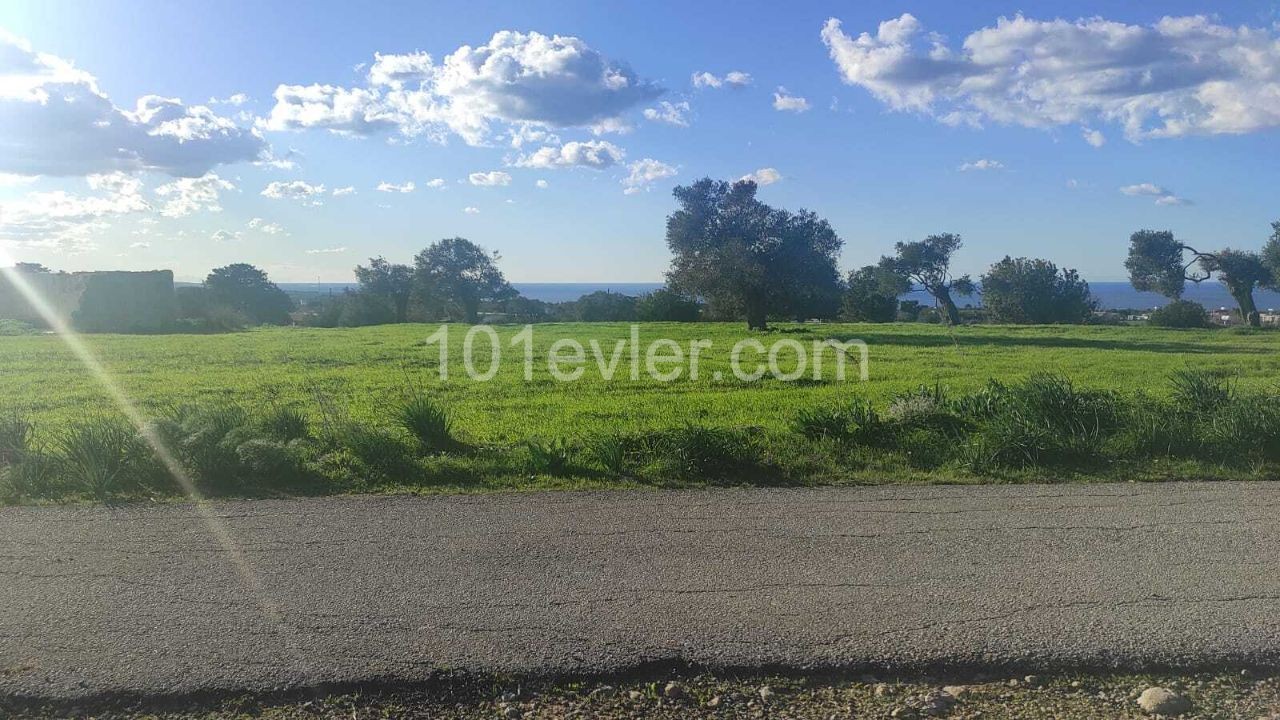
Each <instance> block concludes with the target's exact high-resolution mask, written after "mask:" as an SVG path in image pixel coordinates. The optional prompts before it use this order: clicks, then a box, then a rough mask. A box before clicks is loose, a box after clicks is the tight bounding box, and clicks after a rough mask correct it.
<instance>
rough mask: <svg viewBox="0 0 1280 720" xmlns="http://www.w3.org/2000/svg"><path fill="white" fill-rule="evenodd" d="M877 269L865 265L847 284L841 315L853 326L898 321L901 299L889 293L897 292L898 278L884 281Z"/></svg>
mask: <svg viewBox="0 0 1280 720" xmlns="http://www.w3.org/2000/svg"><path fill="white" fill-rule="evenodd" d="M885 273H886V271H885V270H884V269H883V268H881V267H879V266H877V265H866V266H864V267H861V268H859V269H857V270H854V271H852V272H850V273H849V280H848V282H847V283H845V290H844V304H843V312H842V315H843V316H844V318H845V319H846V320H852V321H854V322H873V323H884V322H893V321H894V320H896V319H897V317H898V295H897V293H893V294H891V293H889V292H886V289H887V288H891V289H897V288H898V287H899V285H900V284H901V283H900V281H899V276H898V275H896V274H892V275H891V276H890V277H885Z"/></svg>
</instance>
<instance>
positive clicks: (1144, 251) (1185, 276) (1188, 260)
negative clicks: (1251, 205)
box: [1124, 226, 1275, 327]
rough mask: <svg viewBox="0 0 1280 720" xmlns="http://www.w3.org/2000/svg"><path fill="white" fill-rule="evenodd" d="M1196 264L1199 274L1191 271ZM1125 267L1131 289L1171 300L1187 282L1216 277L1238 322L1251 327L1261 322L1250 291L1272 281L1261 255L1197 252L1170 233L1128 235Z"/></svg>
mask: <svg viewBox="0 0 1280 720" xmlns="http://www.w3.org/2000/svg"><path fill="white" fill-rule="evenodd" d="M1273 227H1274V226H1273ZM1197 264H1198V265H1199V266H1200V271H1199V272H1195V271H1193V270H1192V268H1193V267H1194V266H1196V265H1197ZM1124 266H1125V268H1127V269H1128V270H1129V282H1130V283H1131V284H1132V285H1133V287H1134V289H1137V290H1145V291H1154V292H1158V293H1160V294H1161V295H1164V296H1165V297H1168V298H1170V299H1172V300H1178V299H1180V298H1181V297H1182V293H1183V291H1184V290H1185V289H1186V284H1187V281H1191V282H1194V283H1200V282H1204V281H1205V280H1208V279H1209V278H1211V277H1213V276H1214V275H1215V274H1216V275H1217V276H1218V279H1219V280H1221V281H1222V284H1223V285H1226V286H1227V291H1228V292H1230V293H1231V297H1232V298H1233V299H1234V300H1235V301H1236V305H1238V306H1239V308H1240V317H1241V319H1243V320H1244V321H1245V322H1247V323H1249V324H1250V325H1252V326H1254V327H1259V326H1260V325H1261V324H1262V322H1261V320H1260V318H1259V315H1258V308H1257V306H1256V305H1255V304H1254V302H1253V291H1254V289H1255V288H1256V287H1258V286H1260V285H1264V286H1265V285H1268V284H1269V283H1272V282H1274V279H1275V278H1274V275H1273V273H1272V272H1271V271H1270V270H1269V269H1268V267H1267V265H1266V263H1265V261H1264V256H1263V255H1259V254H1258V253H1254V252H1247V251H1241V250H1232V249H1231V248H1226V249H1225V250H1222V251H1220V252H1216V253H1210V252H1200V251H1199V250H1196V249H1195V248H1193V247H1191V246H1190V245H1187V244H1186V243H1183V242H1180V241H1178V240H1177V239H1176V238H1175V237H1174V236H1173V233H1172V232H1171V231H1169V230H1158V231H1157V230H1139V231H1138V232H1135V233H1134V234H1132V235H1130V236H1129V257H1128V258H1127V259H1126V260H1125V262H1124Z"/></svg>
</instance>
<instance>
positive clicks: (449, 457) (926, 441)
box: [0, 324, 1280, 503]
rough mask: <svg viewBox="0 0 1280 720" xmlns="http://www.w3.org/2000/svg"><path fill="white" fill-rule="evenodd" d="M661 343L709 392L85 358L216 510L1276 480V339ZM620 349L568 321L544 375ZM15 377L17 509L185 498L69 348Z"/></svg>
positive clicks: (1, 403) (296, 338)
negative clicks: (137, 407) (858, 359)
mask: <svg viewBox="0 0 1280 720" xmlns="http://www.w3.org/2000/svg"><path fill="white" fill-rule="evenodd" d="M660 327H661V329H662V330H663V331H664V332H663V335H664V336H671V337H675V338H676V339H678V340H681V341H687V340H689V339H692V338H694V337H695V336H697V337H702V336H703V335H704V334H706V332H705V331H706V330H709V329H711V330H714V331H715V332H711V333H710V334H709V337H710V338H712V340H713V342H714V347H713V348H712V349H711V350H708V351H707V355H706V357H705V358H704V361H703V362H704V365H703V367H702V368H701V373H702V376H701V377H700V378H699V379H697V380H692V379H689V378H682V379H680V380H678V381H676V382H672V383H660V382H657V381H654V380H651V379H649V378H648V377H647V376H643V375H642V376H641V379H639V380H637V381H631V380H629V379H625V378H615V380H614V381H613V382H607V381H604V380H602V379H600V378H598V377H593V376H592V375H591V374H590V373H588V374H587V375H586V376H585V377H584V378H583V379H582V380H581V381H579V382H574V383H558V382H554V381H553V380H552V379H551V378H550V377H548V376H547V374H546V370H545V368H540V370H539V372H538V373H536V374H535V375H534V376H533V378H532V380H530V381H528V382H526V381H525V380H524V379H523V377H522V369H521V367H520V366H519V363H517V362H513V361H508V362H504V363H503V364H502V365H501V366H500V372H499V373H498V375H497V376H496V377H495V378H494V380H493V381H491V382H487V383H485V382H475V381H472V380H469V379H467V378H465V377H461V378H459V377H454V376H451V378H450V379H449V380H447V381H440V380H439V379H438V377H437V376H436V367H435V363H436V361H437V358H436V352H435V350H434V349H431V350H428V349H425V348H423V347H422V344H423V343H422V338H423V337H425V336H426V334H427V332H426V331H427V328H423V327H418V328H416V331H414V332H409V331H410V330H415V329H414V328H413V327H412V326H394V327H388V328H367V329H360V330H349V331H307V330H298V329H293V330H290V329H277V330H261V331H255V332H251V333H244V334H239V335H234V336H218V335H212V336H210V335H196V336H183V337H180V338H175V337H172V336H150V337H131V336H93V337H91V338H89V339H90V341H91V342H93V343H94V345H95V346H96V348H95V349H96V350H97V351H98V352H99V354H100V355H101V356H102V357H103V358H104V359H105V361H106V362H107V364H108V367H109V368H110V369H111V371H112V372H113V375H114V377H115V379H116V380H117V381H118V382H120V383H121V384H123V385H124V386H125V387H126V390H127V392H129V394H130V395H131V396H132V397H135V398H136V399H137V400H138V401H139V402H140V403H141V405H142V407H143V408H144V409H145V411H146V412H147V414H148V416H149V417H151V418H153V420H152V421H151V423H150V425H149V426H148V428H147V430H146V433H147V434H149V435H150V436H151V437H154V438H158V439H159V440H161V441H162V442H163V443H164V445H165V446H166V447H168V448H170V449H171V450H172V452H173V454H174V457H175V458H176V460H177V461H178V462H179V464H180V465H181V467H182V470H183V474H184V475H185V476H186V477H187V478H189V480H190V481H191V482H192V483H193V484H194V486H195V487H196V488H197V489H198V490H199V492H200V493H202V494H204V495H207V496H215V497H219V496H249V497H255V496H272V495H298V494H329V493H349V492H433V491H484V490H495V489H498V490H501V489H530V488H556V487H561V488H568V487H640V486H654V487H697V486H704V485H810V484H840V483H883V482H990V481H997V482H1020V481H1039V480H1046V479H1052V480H1077V481H1089V480H1107V479H1126V480H1127V479H1145V480H1160V479H1190V478H1273V477H1275V476H1276V475H1277V474H1278V472H1280V388H1277V387H1276V385H1275V380H1274V379H1275V378H1276V377H1280V367H1278V366H1277V364H1278V363H1280V358H1276V357H1275V354H1274V353H1273V352H1271V350H1270V345H1271V343H1270V337H1269V334H1267V333H1254V332H1250V331H1247V330H1241V331H1235V332H1221V331H1219V332H1207V331H1205V332H1195V331H1156V330H1150V329H1142V330H1138V329H1132V328H1080V329H1077V330H1076V331H1074V333H1073V334H1070V335H1063V334H1062V333H1061V332H1049V329H1047V328H1028V329H1020V330H1019V329H1014V328H984V329H981V330H980V329H978V328H960V329H957V330H956V331H953V332H950V333H948V332H947V331H946V330H945V329H943V328H936V329H933V330H932V331H931V332H929V333H925V334H920V333H918V332H910V331H909V330H910V329H911V328H910V326H893V327H892V328H890V327H889V326H871V325H863V326H794V327H789V328H779V329H778V331H777V333H776V334H777V335H778V336H779V337H792V336H795V337H804V336H805V334H815V335H816V336H818V337H827V336H828V333H829V332H830V331H831V330H832V329H838V330H839V332H838V333H837V335H839V336H840V337H862V338H863V339H865V340H866V341H867V342H868V343H869V344H870V346H871V348H872V354H871V364H870V368H871V377H872V380H871V381H869V382H866V383H861V382H858V381H857V380H856V376H855V378H851V379H846V380H845V381H844V382H837V381H835V380H834V379H831V378H827V379H823V380H812V379H810V378H809V377H805V378H802V379H800V380H797V381H794V382H783V381H779V380H763V381H761V382H756V383H746V382H739V381H737V380H733V379H728V380H726V379H715V378H714V373H715V372H716V371H717V370H722V369H725V370H727V367H728V365H727V359H726V356H727V355H728V347H729V346H730V345H732V343H733V339H734V338H737V337H739V336H741V335H742V334H743V333H742V330H741V329H739V328H737V327H736V326H724V325H708V326H702V327H701V328H699V330H700V331H702V332H694V331H693V329H691V327H690V326H688V325H680V324H668V325H663V326H660ZM455 329H456V330H458V331H459V334H458V336H457V337H459V338H460V336H461V333H462V331H464V330H465V328H464V327H462V326H457V327H456V328H455ZM499 330H500V339H502V340H503V341H504V342H505V341H506V340H509V338H510V337H511V336H512V335H513V334H514V333H515V331H516V330H517V328H510V327H506V328H499ZM886 331H888V332H886ZM333 332H339V333H342V337H340V338H335V337H332V336H331V335H325V333H333ZM627 332H628V329H627V328H626V327H625V326H616V325H567V326H558V327H556V328H555V332H554V333H553V334H552V335H549V336H547V338H546V339H545V340H543V341H542V342H543V343H544V344H542V345H539V346H538V347H537V348H536V349H535V355H536V356H537V357H543V356H544V355H545V353H546V345H545V343H547V342H550V340H551V339H552V338H553V337H556V338H558V337H565V336H571V337H577V338H579V339H580V340H581V341H583V342H589V341H590V340H591V339H597V340H598V341H600V342H601V344H602V345H605V346H611V345H612V343H613V341H614V338H623V337H625V336H626V333H627ZM682 333H683V334H682ZM232 341H234V342H232ZM456 345H461V343H460V342H455V345H454V346H453V347H451V350H450V353H451V357H452V356H453V354H456V352H457V347H456ZM0 361H2V362H4V363H5V366H6V368H9V369H10V371H11V378H12V382H7V383H6V384H5V385H4V386H3V387H0V408H3V409H2V410H0V498H2V499H3V501H4V502H10V503H14V502H21V503H27V502H47V501H65V500H95V501H103V502H113V501H120V500H132V499H144V498H166V497H180V496H182V495H183V493H184V489H183V487H182V486H181V485H180V484H179V483H178V482H177V481H176V480H175V479H174V478H173V477H172V475H171V473H169V472H167V470H166V468H165V467H164V465H163V464H162V463H161V462H160V461H159V459H158V458H156V457H155V456H154V453H153V452H152V450H151V448H150V446H149V445H148V444H147V443H146V442H145V441H144V438H143V436H142V435H141V434H140V433H138V432H137V431H136V430H135V428H133V427H132V426H131V425H129V424H127V423H126V422H125V421H124V419H123V418H122V417H120V416H119V415H117V414H115V413H113V412H112V408H111V406H110V404H109V403H108V402H106V401H105V400H104V398H103V397H102V396H101V395H100V394H99V391H98V390H97V387H96V385H95V381H94V380H93V379H91V378H89V377H86V376H85V375H84V373H83V371H82V369H81V368H80V367H79V365H78V363H76V361H75V360H74V358H72V357H70V356H69V354H67V352H66V351H65V349H64V348H63V347H62V345H61V344H60V341H59V340H58V339H57V338H54V337H48V336H43V337H17V338H10V339H9V340H8V341H7V343H6V345H4V346H3V347H0ZM477 361H478V364H480V365H482V366H485V365H487V358H486V357H483V356H482V357H479V358H477ZM457 365H459V366H460V365H461V359H460V358H459V359H458V361H457ZM726 374H727V373H726ZM623 375H625V373H623ZM993 378H999V379H993ZM228 388H234V391H228Z"/></svg>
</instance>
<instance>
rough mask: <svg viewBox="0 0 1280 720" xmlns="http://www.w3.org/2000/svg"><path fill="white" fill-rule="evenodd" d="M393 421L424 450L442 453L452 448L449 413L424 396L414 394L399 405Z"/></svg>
mask: <svg viewBox="0 0 1280 720" xmlns="http://www.w3.org/2000/svg"><path fill="white" fill-rule="evenodd" d="M395 419H396V422H397V424H399V425H400V427H402V428H404V429H405V430H406V431H407V432H408V433H409V434H410V435H412V436H413V437H414V438H416V439H417V441H418V443H419V444H420V445H421V446H422V448H423V449H425V450H428V451H433V452H443V451H445V450H449V449H450V448H452V447H453V446H454V439H453V423H452V421H451V419H450V417H449V412H448V411H447V410H446V409H445V408H444V406H443V405H441V404H440V403H438V402H436V401H435V400H432V399H431V398H429V397H427V396H425V395H421V394H415V395H413V396H412V397H410V398H409V399H408V400H406V401H404V402H403V403H401V404H400V406H399V407H398V408H397V409H396V414H395Z"/></svg>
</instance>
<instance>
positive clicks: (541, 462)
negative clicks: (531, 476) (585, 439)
mask: <svg viewBox="0 0 1280 720" xmlns="http://www.w3.org/2000/svg"><path fill="white" fill-rule="evenodd" d="M525 451H526V453H527V456H526V458H525V468H526V469H527V470H528V471H529V472H531V473H536V474H540V475H554V476H561V475H567V474H568V472H569V469H570V468H571V467H572V466H573V446H572V445H571V444H570V443H568V442H566V441H565V440H563V439H561V438H555V439H554V440H540V439H533V440H529V441H527V442H525Z"/></svg>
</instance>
